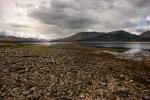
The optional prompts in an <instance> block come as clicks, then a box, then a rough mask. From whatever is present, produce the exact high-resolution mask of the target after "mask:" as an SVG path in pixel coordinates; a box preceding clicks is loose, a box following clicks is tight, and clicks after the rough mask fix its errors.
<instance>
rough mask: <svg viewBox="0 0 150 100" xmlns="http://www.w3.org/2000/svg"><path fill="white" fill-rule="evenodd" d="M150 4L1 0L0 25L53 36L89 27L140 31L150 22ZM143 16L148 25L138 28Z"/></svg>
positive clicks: (142, 0) (144, 0)
mask: <svg viewBox="0 0 150 100" xmlns="http://www.w3.org/2000/svg"><path fill="white" fill-rule="evenodd" d="M7 1H8V2H7ZM149 5H150V0H30V1H28V0H27V1H21V0H0V21H1V22H2V23H0V29H1V30H4V29H6V32H7V31H8V32H11V34H13V32H17V34H18V33H21V32H22V34H23V36H25V34H26V33H32V35H34V36H36V35H35V34H38V35H39V34H41V35H42V36H43V37H44V36H45V37H48V36H49V37H54V38H57V37H64V36H68V35H72V34H73V33H76V32H80V31H90V30H92V31H113V30H121V29H125V30H126V29H127V30H128V31H131V32H132V31H133V30H134V31H136V32H141V31H143V30H145V29H148V28H147V27H149V25H150V20H149V18H148V16H150V12H149V9H150V6H149ZM147 18H148V20H147ZM141 19H144V20H145V21H146V23H147V26H143V27H144V28H143V27H142V28H143V29H137V24H138V23H139V21H140V20H141ZM9 23H15V24H9ZM18 23H22V24H18ZM136 32H135V33H136ZM60 33H61V34H60ZM28 35H29V36H30V35H31V34H28ZM38 35H37V36H38Z"/></svg>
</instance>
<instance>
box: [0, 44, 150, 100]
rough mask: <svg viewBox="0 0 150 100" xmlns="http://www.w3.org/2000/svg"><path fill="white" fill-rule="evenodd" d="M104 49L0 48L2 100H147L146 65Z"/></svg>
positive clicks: (149, 64)
mask: <svg viewBox="0 0 150 100" xmlns="http://www.w3.org/2000/svg"><path fill="white" fill-rule="evenodd" d="M106 49H107V50H109V51H114V50H115V49H111V48H89V47H82V46H80V45H77V44H68V45H63V44H62V45H54V46H50V47H48V46H34V45H16V44H0V100H3V99H4V100H15V99H17V100H18V99H19V100H26V99H29V100H32V99H34V100H76V99H79V100H80V99H82V100H124V99H126V100H142V99H143V100H150V61H149V60H146V61H133V60H127V59H126V60H125V59H119V58H116V57H115V56H114V55H113V54H110V53H107V52H102V51H104V50H106Z"/></svg>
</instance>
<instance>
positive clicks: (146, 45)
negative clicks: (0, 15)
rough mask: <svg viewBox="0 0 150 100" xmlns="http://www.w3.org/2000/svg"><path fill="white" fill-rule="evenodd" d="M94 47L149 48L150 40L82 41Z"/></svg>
mask: <svg viewBox="0 0 150 100" xmlns="http://www.w3.org/2000/svg"><path fill="white" fill-rule="evenodd" d="M84 44H87V45H91V46H96V47H112V48H129V49H150V42H120V43H116V42H113V43H112V42H97V43H84Z"/></svg>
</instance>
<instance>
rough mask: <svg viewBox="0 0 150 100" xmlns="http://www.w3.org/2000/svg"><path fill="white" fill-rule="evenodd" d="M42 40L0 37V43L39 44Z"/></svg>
mask: <svg viewBox="0 0 150 100" xmlns="http://www.w3.org/2000/svg"><path fill="white" fill-rule="evenodd" d="M40 41H42V40H38V39H34V38H21V37H15V36H4V35H0V42H40Z"/></svg>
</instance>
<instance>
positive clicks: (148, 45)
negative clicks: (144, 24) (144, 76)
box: [28, 42, 150, 50]
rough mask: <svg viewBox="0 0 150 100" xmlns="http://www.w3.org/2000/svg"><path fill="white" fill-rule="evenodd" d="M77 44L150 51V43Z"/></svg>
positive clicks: (53, 43) (51, 43)
mask: <svg viewBox="0 0 150 100" xmlns="http://www.w3.org/2000/svg"><path fill="white" fill-rule="evenodd" d="M69 43H72V42H36V43H28V44H34V45H43V46H51V45H56V44H69ZM74 43H77V44H82V45H83V46H85V45H86V46H93V47H109V48H126V49H140V50H143V49H147V50H150V42H82V43H80V42H74Z"/></svg>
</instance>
